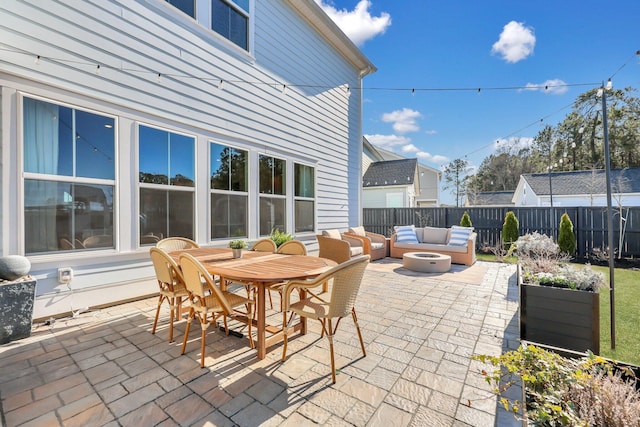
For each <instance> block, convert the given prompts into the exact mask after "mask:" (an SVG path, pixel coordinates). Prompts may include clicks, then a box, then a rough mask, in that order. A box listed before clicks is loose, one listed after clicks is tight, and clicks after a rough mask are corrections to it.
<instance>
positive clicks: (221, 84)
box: [218, 80, 224, 90]
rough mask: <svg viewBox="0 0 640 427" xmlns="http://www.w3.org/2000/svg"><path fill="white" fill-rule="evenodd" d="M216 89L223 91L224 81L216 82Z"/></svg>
mask: <svg viewBox="0 0 640 427" xmlns="http://www.w3.org/2000/svg"><path fill="white" fill-rule="evenodd" d="M218 89H219V90H223V89H224V80H220V81H219V82H218Z"/></svg>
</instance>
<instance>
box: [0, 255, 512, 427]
mask: <svg viewBox="0 0 640 427" xmlns="http://www.w3.org/2000/svg"><path fill="white" fill-rule="evenodd" d="M273 295H274V307H279V302H278V301H277V297H276V294H273ZM155 304H156V298H151V299H145V300H141V301H136V302H131V303H127V304H122V305H119V306H114V307H110V308H105V309H101V310H95V311H90V312H87V313H83V314H81V315H79V316H77V317H75V318H66V319H58V320H56V321H55V322H54V323H53V325H50V326H48V325H45V324H37V325H34V330H33V333H32V336H31V337H30V338H27V339H24V340H20V341H17V342H12V343H9V344H5V345H3V346H0V398H1V401H0V402H1V404H2V406H1V408H0V409H1V414H2V423H3V424H4V425H6V426H11V427H13V426H76V425H77V426H100V425H107V426H153V425H157V426H175V425H180V426H191V425H193V426H234V425H238V426H258V425H261V426H262V425H264V426H268V425H270V426H276V425H285V426H287V425H291V426H294V425H295V426H307V425H330V426H350V425H355V426H483V427H484V426H493V425H497V426H510V425H514V426H515V425H520V423H518V422H516V420H515V419H513V417H512V416H511V415H510V414H507V413H505V412H504V411H503V410H502V409H501V408H500V407H499V406H498V405H497V399H496V397H495V396H494V395H493V394H492V393H491V391H490V387H489V386H488V385H487V384H486V382H485V381H484V379H483V377H482V376H481V375H480V374H479V372H480V370H481V369H482V368H483V365H482V364H480V363H479V362H476V361H472V360H471V356H472V355H474V354H481V353H484V354H495V355H497V354H499V353H501V352H502V351H504V350H507V349H512V348H516V347H517V346H518V327H517V288H516V283H515V267H514V266H511V265H506V264H498V263H483V262H478V263H476V265H475V266H474V267H471V268H469V267H464V266H455V267H454V269H453V271H452V273H447V274H443V275H437V274H421V273H413V272H409V271H408V270H405V269H403V268H402V260H391V259H385V260H381V261H377V262H374V263H372V264H371V265H369V266H368V267H367V271H366V273H365V278H364V281H363V285H362V288H361V290H360V294H359V297H358V301H357V303H356V310H357V312H358V317H359V321H360V325H361V328H362V329H363V335H364V340H365V345H366V349H367V357H364V358H363V357H362V353H361V350H360V345H359V341H358V338H357V335H356V334H355V328H354V327H353V322H352V321H351V319H350V318H346V319H344V321H343V322H341V324H340V328H339V329H338V334H337V336H336V344H335V351H336V366H337V370H338V375H337V383H336V384H332V383H331V376H330V372H331V368H330V362H329V350H328V342H327V340H326V339H325V338H322V339H321V338H320V335H319V331H320V327H319V325H318V323H317V322H309V330H310V331H309V333H308V334H307V335H305V336H295V338H294V339H292V340H291V341H290V345H289V350H288V359H287V361H286V362H284V363H283V362H281V361H280V357H281V352H282V348H281V346H280V345H279V346H275V347H272V348H270V351H269V353H268V355H267V358H266V359H264V360H258V359H257V358H256V357H255V350H251V349H250V348H249V347H248V343H247V340H246V338H244V339H239V338H236V337H233V336H226V335H224V334H223V333H222V332H220V331H219V330H218V329H217V328H215V327H211V328H209V334H208V336H207V358H206V365H207V367H206V368H205V369H201V368H200V365H199V359H200V356H199V355H200V340H199V335H200V333H199V327H198V325H197V323H195V324H194V325H193V326H194V327H193V328H192V330H191V333H190V340H189V343H188V345H187V353H186V354H185V355H184V356H181V355H180V346H181V342H182V337H183V332H184V326H185V324H186V322H185V321H180V322H177V323H176V329H175V332H174V333H175V336H174V337H175V340H176V341H175V342H173V343H169V342H168V341H167V340H168V325H167V320H168V311H166V310H165V311H164V312H163V313H161V318H160V321H159V325H158V331H157V332H156V334H155V335H152V334H151V333H150V331H151V327H152V325H153V318H154V315H155ZM165 307H166V306H165ZM269 320H270V321H271V323H274V324H280V323H281V315H280V314H278V313H276V312H275V311H274V312H272V316H271V317H270V319H269ZM239 326H240V325H233V324H232V327H233V328H239Z"/></svg>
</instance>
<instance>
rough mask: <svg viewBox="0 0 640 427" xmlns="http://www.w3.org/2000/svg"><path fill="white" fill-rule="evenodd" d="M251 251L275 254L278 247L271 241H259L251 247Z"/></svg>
mask: <svg viewBox="0 0 640 427" xmlns="http://www.w3.org/2000/svg"><path fill="white" fill-rule="evenodd" d="M251 250H252V251H257V252H271V253H276V251H277V250H278V247H277V246H276V242H274V241H273V240H271V239H260V240H258V241H257V242H255V243H254V244H253V246H251Z"/></svg>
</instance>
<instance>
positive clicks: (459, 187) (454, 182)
mask: <svg viewBox="0 0 640 427" xmlns="http://www.w3.org/2000/svg"><path fill="white" fill-rule="evenodd" d="M470 171H471V168H470V167H469V162H468V161H467V160H462V159H455V160H454V161H452V162H451V163H449V164H448V165H447V167H446V168H445V169H444V181H445V183H444V187H443V188H444V189H445V190H452V191H451V192H452V194H453V195H454V196H456V207H459V206H460V201H461V199H462V195H463V194H464V193H465V191H466V190H467V181H468V178H469V177H468V174H469V172H470Z"/></svg>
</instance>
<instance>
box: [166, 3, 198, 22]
mask: <svg viewBox="0 0 640 427" xmlns="http://www.w3.org/2000/svg"><path fill="white" fill-rule="evenodd" d="M167 3H169V4H171V5H172V6H174V7H175V8H176V9H180V10H181V11H183V12H184V13H186V14H187V15H189V16H190V17H192V18H195V17H196V8H195V0H167Z"/></svg>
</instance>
